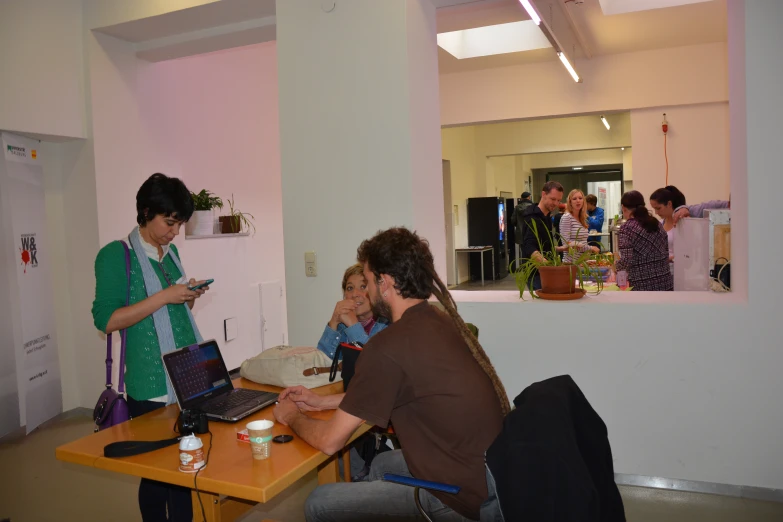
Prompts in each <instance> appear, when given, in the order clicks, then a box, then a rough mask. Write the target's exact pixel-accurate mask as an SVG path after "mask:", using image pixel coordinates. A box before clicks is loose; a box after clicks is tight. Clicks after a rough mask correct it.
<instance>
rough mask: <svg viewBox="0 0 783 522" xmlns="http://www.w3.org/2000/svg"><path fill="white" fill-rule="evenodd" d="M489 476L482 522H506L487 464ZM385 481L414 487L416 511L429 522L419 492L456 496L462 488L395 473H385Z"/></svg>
mask: <svg viewBox="0 0 783 522" xmlns="http://www.w3.org/2000/svg"><path fill="white" fill-rule="evenodd" d="M484 468H485V469H486V474H487V492H488V493H489V495H488V498H487V501H485V502H484V504H483V505H482V506H481V519H480V522H505V519H504V518H503V511H502V510H501V506H500V501H499V499H498V496H497V491H496V487H495V479H494V477H493V476H492V472H491V471H490V470H489V467H488V466H487V465H486V464H485V465H484ZM383 480H385V481H386V482H392V483H394V484H402V485H403V486H411V487H413V488H414V489H413V500H414V501H415V502H416V509H418V510H419V513H420V514H421V516H423V517H424V519H425V520H426V521H427V522H432V519H431V518H430V517H429V515H427V513H426V512H425V511H424V507H422V505H421V500H420V499H419V491H420V490H421V489H426V490H430V491H441V492H443V493H450V494H452V495H456V494H457V493H459V492H460V489H461V488H460V487H459V486H455V485H453V484H443V483H441V482H431V481H429V480H420V479H416V478H413V477H406V476H404V475H395V474H393V473H384V474H383Z"/></svg>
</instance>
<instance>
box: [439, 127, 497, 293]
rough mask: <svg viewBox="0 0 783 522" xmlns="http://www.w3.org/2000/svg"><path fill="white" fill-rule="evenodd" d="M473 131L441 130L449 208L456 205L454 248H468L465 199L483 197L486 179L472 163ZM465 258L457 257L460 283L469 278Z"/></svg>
mask: <svg viewBox="0 0 783 522" xmlns="http://www.w3.org/2000/svg"><path fill="white" fill-rule="evenodd" d="M475 129H476V128H475V127H454V128H448V129H443V130H442V132H441V135H442V140H441V143H442V153H443V159H446V160H449V162H450V164H451V204H452V205H457V208H458V211H457V212H458V214H459V221H458V222H457V223H455V225H454V247H455V248H464V247H466V246H468V207H467V201H468V198H472V197H478V196H486V178H485V177H482V176H480V175H479V173H478V169H477V168H476V162H477V161H479V158H478V156H477V155H476V130H475ZM465 257H466V256H464V255H462V256H458V258H457V263H459V267H458V268H459V273H460V274H462V277H460V279H462V281H459V282H463V281H467V280H468V279H469V278H470V275H469V273H468V260H467V259H465Z"/></svg>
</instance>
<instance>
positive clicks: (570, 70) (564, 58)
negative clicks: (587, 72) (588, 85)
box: [557, 51, 582, 83]
mask: <svg viewBox="0 0 783 522" xmlns="http://www.w3.org/2000/svg"><path fill="white" fill-rule="evenodd" d="M557 57H558V58H560V61H561V62H563V65H564V66H565V68H566V69H567V70H568V74H570V75H571V78H573V79H574V81H575V82H576V83H580V82H581V81H582V79H581V78H580V77H579V75H578V74H576V71H575V70H574V67H573V66H572V65H571V62H569V61H568V57H567V56H566V55H565V53H564V52H563V51H558V53H557Z"/></svg>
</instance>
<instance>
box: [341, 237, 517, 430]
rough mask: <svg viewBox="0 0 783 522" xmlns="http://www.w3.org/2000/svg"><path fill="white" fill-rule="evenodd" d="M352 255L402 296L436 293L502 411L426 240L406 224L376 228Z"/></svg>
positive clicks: (499, 389) (503, 403)
mask: <svg viewBox="0 0 783 522" xmlns="http://www.w3.org/2000/svg"><path fill="white" fill-rule="evenodd" d="M356 257H357V259H358V261H359V262H360V263H367V264H368V266H369V268H370V271H372V273H373V274H374V275H375V277H376V279H377V278H379V277H380V275H381V274H388V275H390V276H391V277H393V278H394V282H395V284H394V288H395V289H396V290H397V291H399V292H400V295H402V297H405V298H413V299H429V297H430V296H431V295H433V294H434V295H435V297H437V299H438V301H440V303H441V304H442V305H443V308H445V309H446V312H448V314H449V316H450V317H451V319H452V320H453V321H454V324H455V326H456V327H457V330H459V332H460V334H462V338H463V339H464V340H465V343H466V344H467V345H468V348H469V349H470V353H471V354H472V355H473V358H474V359H476V362H478V364H479V366H481V369H483V370H484V372H485V373H486V374H487V376H488V377H489V380H490V381H492V385H493V386H494V387H495V393H496V394H497V396H498V400H499V401H500V409H501V411H502V412H503V415H506V414H507V413H508V412H509V410H510V406H509V403H508V395H506V390H505V388H504V387H503V384H502V383H501V382H500V379H499V378H498V375H497V373H496V372H495V368H494V367H493V366H492V363H491V362H490V361H489V357H487V354H486V353H485V352H484V349H483V348H482V347H481V345H480V344H479V342H478V339H476V336H474V335H473V334H472V333H471V331H470V330H469V329H468V327H467V325H466V324H465V321H463V320H462V318H461V317H460V316H459V314H457V304H456V303H455V302H454V299H453V298H452V297H451V294H450V293H449V291H448V289H447V288H446V285H445V284H443V281H441V280H440V278H439V277H438V274H437V273H436V272H435V263H434V261H433V259H432V252H430V247H429V243H428V242H427V240H426V239H422V238H420V237H419V236H418V234H416V233H415V232H411V231H410V230H408V229H407V228H401V227H400V228H390V229H388V230H382V231H378V233H377V234H375V236H373V237H372V238H370V239H366V240H364V241H362V244H361V245H360V246H359V249H358V250H357V256H356Z"/></svg>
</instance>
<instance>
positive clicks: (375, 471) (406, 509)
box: [305, 450, 483, 522]
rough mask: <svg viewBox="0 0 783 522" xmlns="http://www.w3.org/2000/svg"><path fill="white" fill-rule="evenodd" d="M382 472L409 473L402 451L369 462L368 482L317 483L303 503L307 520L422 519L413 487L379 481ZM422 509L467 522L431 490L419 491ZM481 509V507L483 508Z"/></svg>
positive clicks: (443, 520)
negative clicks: (318, 484) (321, 484)
mask: <svg viewBox="0 0 783 522" xmlns="http://www.w3.org/2000/svg"><path fill="white" fill-rule="evenodd" d="M384 473H394V474H396V475H406V476H409V477H410V476H411V473H410V471H408V465H407V464H406V463H405V458H404V457H403V456H402V451H401V450H394V451H387V452H386V453H381V454H380V455H378V456H377V457H375V459H374V460H373V461H372V465H371V466H370V476H369V481H367V482H353V483H347V484H346V483H337V484H325V485H323V486H318V487H317V488H316V489H315V491H313V492H312V493H311V494H310V496H309V497H307V502H305V518H306V519H307V522H338V521H376V520H377V521H386V520H390V521H391V520H410V521H414V520H423V518H422V517H421V515H420V514H419V510H418V509H416V502H415V501H414V499H413V491H414V489H413V488H412V487H410V486H403V485H402V484H393V483H391V482H384V481H383V480H381V479H382V478H383V474H384ZM419 499H420V500H421V504H422V506H423V507H424V510H425V511H426V512H427V514H428V515H429V516H430V518H432V520H434V521H437V522H467V521H468V520H469V519H467V518H465V517H463V516H462V515H460V514H459V513H457V512H456V511H454V510H453V509H451V508H450V507H448V506H446V505H445V504H443V503H442V502H441V501H440V500H438V499H437V498H435V497H434V496H433V495H432V494H431V493H429V492H428V491H425V490H423V489H422V490H420V491H419ZM482 509H483V508H482Z"/></svg>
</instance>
